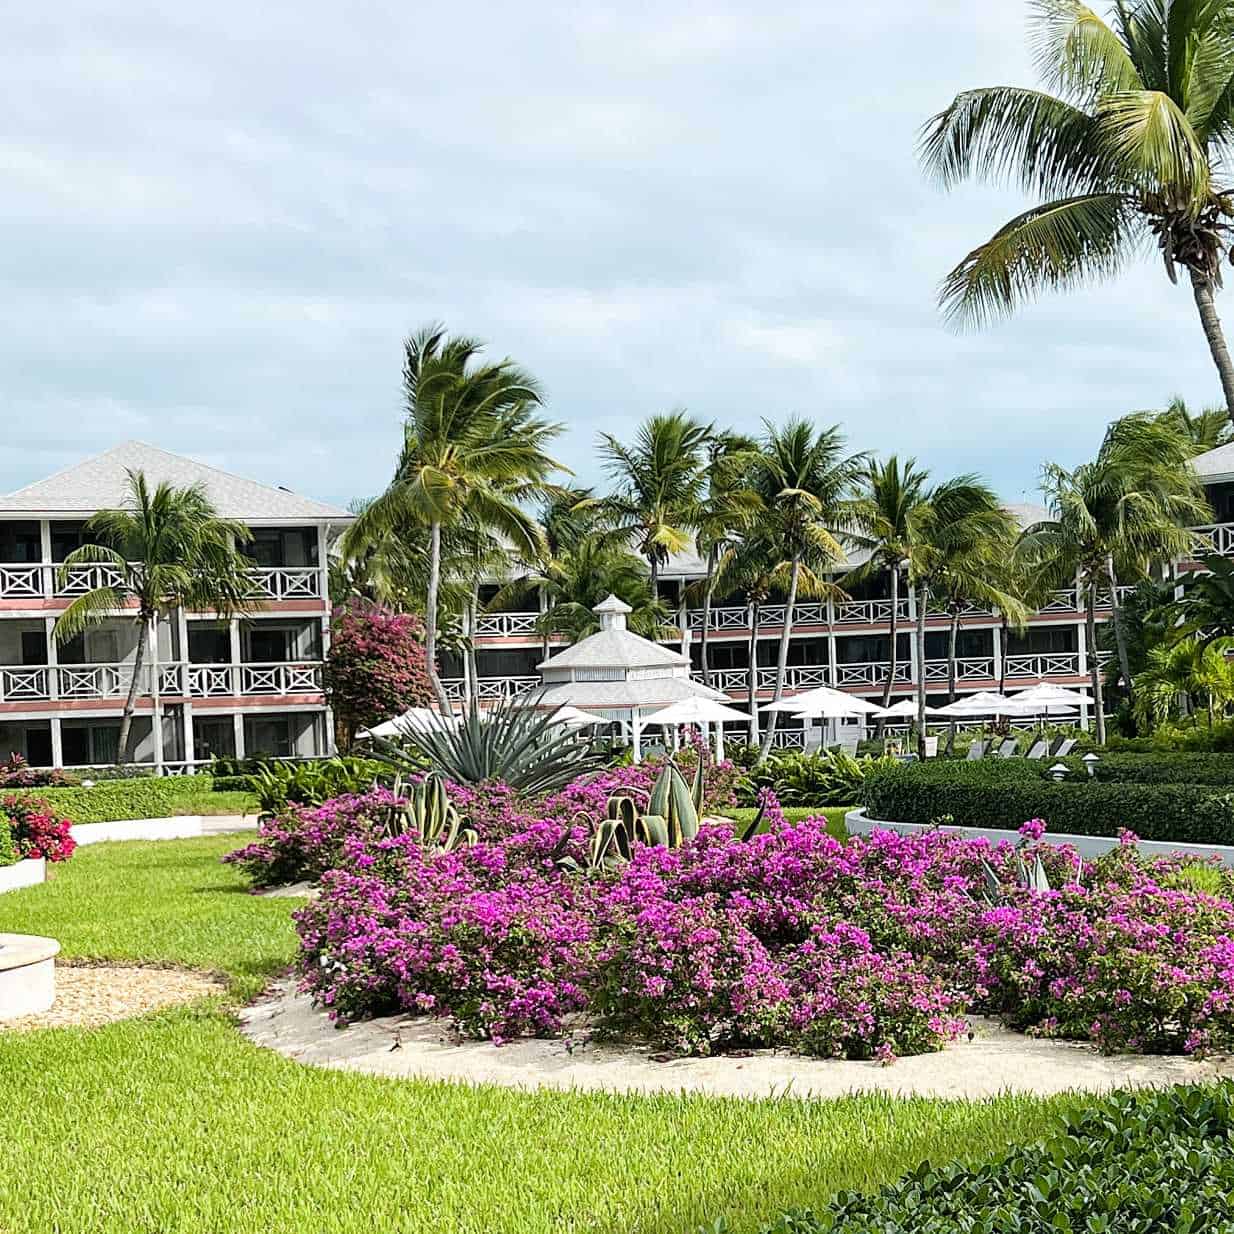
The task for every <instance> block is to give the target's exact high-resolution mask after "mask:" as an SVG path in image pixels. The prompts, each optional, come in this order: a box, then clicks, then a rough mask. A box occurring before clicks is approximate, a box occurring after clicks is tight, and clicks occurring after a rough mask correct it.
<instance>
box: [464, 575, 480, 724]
mask: <svg viewBox="0 0 1234 1234" xmlns="http://www.w3.org/2000/svg"><path fill="white" fill-rule="evenodd" d="M479 617H480V584H479V583H478V582H474V583H472V585H471V595H470V596H468V598H467V649H466V656H467V684H468V687H469V688H470V690H471V705H472V707H478V706H479V705H480V676H479V669H478V668H477V665H476V626H477V625H478V624H479Z"/></svg>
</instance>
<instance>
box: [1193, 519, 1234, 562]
mask: <svg viewBox="0 0 1234 1234" xmlns="http://www.w3.org/2000/svg"><path fill="white" fill-rule="evenodd" d="M1191 537H1192V544H1193V548H1192V552H1193V553H1194V554H1195V555H1196V556H1197V557H1205V556H1211V555H1213V554H1215V555H1217V556H1219V557H1229V556H1231V555H1234V523H1209V524H1208V525H1207V526H1206V527H1193V528H1192V529H1191Z"/></svg>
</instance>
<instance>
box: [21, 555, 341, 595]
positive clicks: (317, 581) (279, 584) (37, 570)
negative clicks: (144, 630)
mask: <svg viewBox="0 0 1234 1234" xmlns="http://www.w3.org/2000/svg"><path fill="white" fill-rule="evenodd" d="M250 573H251V577H252V580H253V588H252V594H253V596H255V597H257V598H260V599H265V600H317V599H320V598H321V595H322V591H321V571H320V570H318V569H316V568H313V567H301V566H295V567H293V566H272V567H269V568H265V567H262V568H254V569H253V570H252V571H250ZM119 583H120V571H119V570H118V569H117V568H116V567H115V566H107V565H91V566H70V567H69V568H68V570H67V571H65V570H64V569H63V567H61V566H58V565H46V564H43V565H0V600H39V599H50V598H51V597H53V596H59V597H61V598H72V597H73V596H80V595H84V594H85V593H86V592H87V591H94V590H95V589H96V588H98V587H115V586H117V585H118V584H119Z"/></svg>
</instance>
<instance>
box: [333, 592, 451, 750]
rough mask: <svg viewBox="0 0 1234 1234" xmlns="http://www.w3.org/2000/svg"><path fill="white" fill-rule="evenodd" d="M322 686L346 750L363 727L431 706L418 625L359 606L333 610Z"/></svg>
mask: <svg viewBox="0 0 1234 1234" xmlns="http://www.w3.org/2000/svg"><path fill="white" fill-rule="evenodd" d="M322 684H323V685H324V687H325V691H326V695H327V697H328V698H329V700H330V705H331V706H332V707H333V708H334V713H335V715H336V716H337V717H338V719H339V723H340V724H341V725H342V726H343V729H344V735H345V737H346V744H347V745H350V744H351V738H352V737H353V735H354V734H355V732H356V730H357V729H359V728H362V727H363V726H365V725H368V724H376V723H379V722H381V721H382V720H388V719H390V717H391V716H397V715H401V714H402V713H403V712H404V711H407V710H408V709H409V708H411V707H427V706H429V705H430V704H431V702H432V699H433V691H432V685H431V684H430V682H429V677H428V660H427V659H426V657H425V654H424V627H423V626H422V625H421V624H420V619H419V618H418V617H413V616H410V615H409V614H406V613H393V612H391V611H390V610H389V609H384V608H381V607H379V606H378V605H375V604H369V603H367V602H365V601H360V600H355V601H352V602H351V603H350V604H348V605H347V606H346V607H343V608H339V609H336V610H335V613H334V621H333V624H332V625H331V627H330V651H329V654H328V655H327V657H326V663H325V668H324V669H323V670H322Z"/></svg>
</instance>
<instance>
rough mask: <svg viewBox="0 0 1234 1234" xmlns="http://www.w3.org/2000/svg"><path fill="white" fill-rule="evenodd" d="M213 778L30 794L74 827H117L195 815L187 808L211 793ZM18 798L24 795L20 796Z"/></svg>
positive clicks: (172, 778)
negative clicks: (135, 821)
mask: <svg viewBox="0 0 1234 1234" xmlns="http://www.w3.org/2000/svg"><path fill="white" fill-rule="evenodd" d="M212 787H213V781H212V780H211V778H210V776H159V777H154V776H143V777H141V778H138V779H131V780H106V781H104V782H103V783H101V784H94V785H92V786H91V787H90V788H83V787H76V788H40V789H30V790H28V791H29V792H31V793H33V794H34V795H36V796H38V797H42V798H43V799H45V800H46V801H47V802H48V803H49V804H51V805H53V806H54V807H55V808H56V811H57V813H59V814H63V815H66V816H67V817H68V818H70V819H72V820H73V822H75V823H114V822H118V821H120V820H122V819H130V818H167V817H169V816H172V815H175V814H195V813H197V811H196V810H192V809H187V808H186V807H187V806H189V805H191V804H193V803H194V802H196V801H200V800H201V798H202V796H203V795H205V794H207V793H209V792H210V791H211V789H212ZM19 795H22V794H20V793H19Z"/></svg>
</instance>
